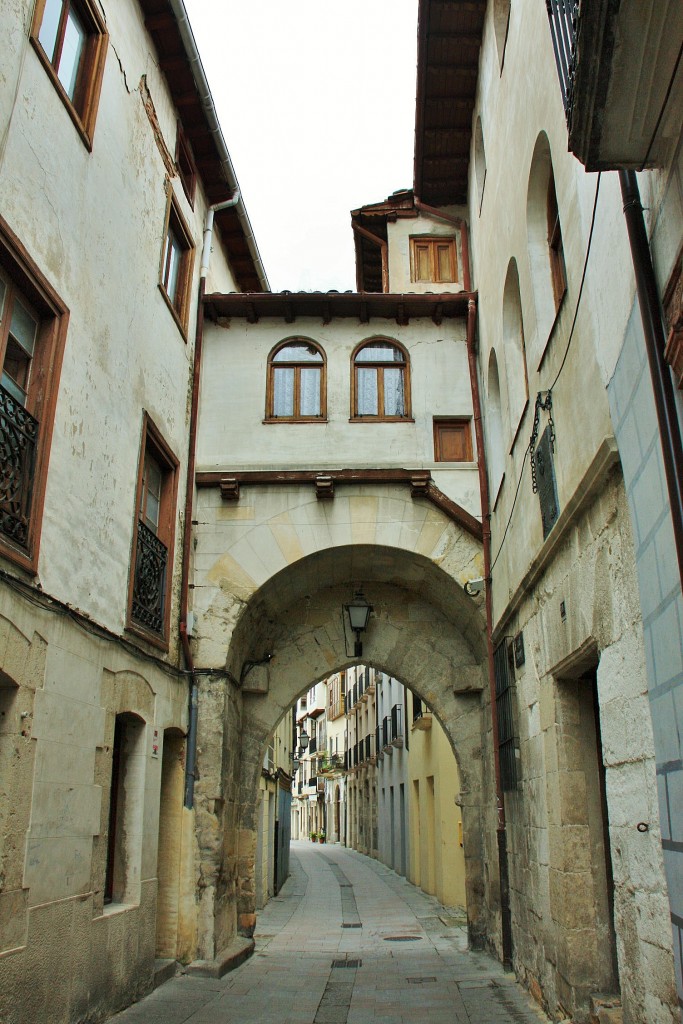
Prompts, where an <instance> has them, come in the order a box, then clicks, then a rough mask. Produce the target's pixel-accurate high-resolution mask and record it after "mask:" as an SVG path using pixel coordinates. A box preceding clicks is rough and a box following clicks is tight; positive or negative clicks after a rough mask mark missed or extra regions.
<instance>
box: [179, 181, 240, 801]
mask: <svg viewBox="0 0 683 1024" xmlns="http://www.w3.org/2000/svg"><path fill="white" fill-rule="evenodd" d="M239 199H240V191H239V189H238V188H237V189H235V193H234V195H233V196H232V198H231V199H227V200H226V201H225V202H224V203H216V204H215V205H214V206H210V207H209V208H208V210H207V211H206V224H205V226H204V245H203V248H202V261H201V266H200V270H199V292H198V295H197V324H196V329H195V342H194V365H193V369H192V404H191V407H190V437H189V442H188V453H187V479H186V482H185V530H184V533H183V557H182V573H181V581H180V623H179V625H178V631H179V633H180V643H181V645H182V649H183V657H184V659H185V668H186V670H187V671H188V672H189V674H190V695H189V725H188V730H187V757H186V763H185V806H186V807H187V808H188V810H192V808H193V806H194V783H195V778H196V774H197V717H198V710H199V707H198V705H199V689H198V684H197V675H196V672H195V665H194V658H193V656H192V647H191V645H190V636H189V631H188V627H187V605H188V594H189V589H190V554H191V547H192V499H193V497H194V473H195V464H196V447H197V417H198V415H199V376H200V371H201V365H202V344H203V340H204V292H205V290H206V275H207V274H208V272H209V260H210V257H211V239H212V237H213V220H214V215H215V214H216V213H217V212H218V211H219V210H226V209H229V208H230V207H231V206H236V205H237V203H238V202H239Z"/></svg>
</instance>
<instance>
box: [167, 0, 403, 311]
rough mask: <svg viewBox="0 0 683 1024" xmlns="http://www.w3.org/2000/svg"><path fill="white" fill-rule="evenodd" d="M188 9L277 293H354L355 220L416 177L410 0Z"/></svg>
mask: <svg viewBox="0 0 683 1024" xmlns="http://www.w3.org/2000/svg"><path fill="white" fill-rule="evenodd" d="M185 6H186V8H187V12H188V15H189V18H190V22H191V24H192V29H193V32H194V35H195V39H196V41H197V47H198V49H199V53H200V55H201V57H202V63H203V65H204V70H205V72H206V76H207V79H208V81H209V85H210V87H211V93H212V95H213V99H214V103H215V104H216V109H217V111H218V117H219V120H220V123H221V128H222V130H223V135H224V137H225V141H226V142H227V145H228V149H229V150H230V156H231V157H232V161H233V164H234V166H235V170H236V172H237V177H238V180H239V183H240V188H241V190H242V195H243V197H244V201H245V204H246V207H247V211H248V213H249V219H250V220H251V223H252V227H253V229H254V234H255V236H256V241H257V243H258V247H259V251H260V253H261V258H262V260H263V264H264V266H265V268H266V273H267V274H268V278H269V281H270V286H271V288H272V290H273V291H281V290H283V289H285V288H289V289H291V290H292V291H297V290H312V289H321V290H328V289H331V288H337V289H339V290H340V291H344V290H345V289H349V288H350V289H354V290H355V281H356V278H355V264H354V248H353V236H352V231H351V222H350V217H349V213H350V211H351V210H353V209H356V208H357V207H359V206H362V205H364V204H366V203H375V202H378V201H379V200H381V199H384V198H385V197H386V196H388V195H389V194H390V193H391V192H394V191H395V190H396V189H399V188H410V187H411V186H412V182H413V139H414V122H415V75H416V61H417V0H289V2H288V0H241V2H240V3H237V2H235V0H222V2H221V0H185Z"/></svg>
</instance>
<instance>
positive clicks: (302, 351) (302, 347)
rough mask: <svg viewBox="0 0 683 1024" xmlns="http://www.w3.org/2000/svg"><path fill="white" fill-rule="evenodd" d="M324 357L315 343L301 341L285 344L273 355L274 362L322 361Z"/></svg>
mask: <svg viewBox="0 0 683 1024" xmlns="http://www.w3.org/2000/svg"><path fill="white" fill-rule="evenodd" d="M322 361H323V357H322V356H321V355H320V353H319V352H318V350H317V348H316V347H315V346H314V345H306V344H304V343H303V342H299V343H297V344H294V345H285V346H284V347H283V348H281V349H280V351H279V352H276V353H275V355H274V356H273V362H274V363H322Z"/></svg>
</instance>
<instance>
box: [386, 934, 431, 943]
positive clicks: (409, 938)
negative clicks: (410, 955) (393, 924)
mask: <svg viewBox="0 0 683 1024" xmlns="http://www.w3.org/2000/svg"><path fill="white" fill-rule="evenodd" d="M384 941H385V942H421V941H422V936H421V935H385V936H384Z"/></svg>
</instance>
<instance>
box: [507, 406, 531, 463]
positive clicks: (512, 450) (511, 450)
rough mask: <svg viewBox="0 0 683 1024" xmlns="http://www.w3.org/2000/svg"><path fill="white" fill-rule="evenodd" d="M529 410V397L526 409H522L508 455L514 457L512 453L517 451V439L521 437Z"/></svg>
mask: <svg viewBox="0 0 683 1024" xmlns="http://www.w3.org/2000/svg"><path fill="white" fill-rule="evenodd" d="M528 408H529V399H528V397H527V400H526V402H525V403H524V407H523V408H522V412H521V414H520V417H519V423H518V424H517V429H516V430H515V432H514V434H513V435H512V444H511V445H510V451H509V452H508V455H512V453H513V452H514V450H515V445H516V444H517V438H518V437H519V435H520V433H521V430H522V426H523V424H524V420H525V417H526V414H527V409H528Z"/></svg>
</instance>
